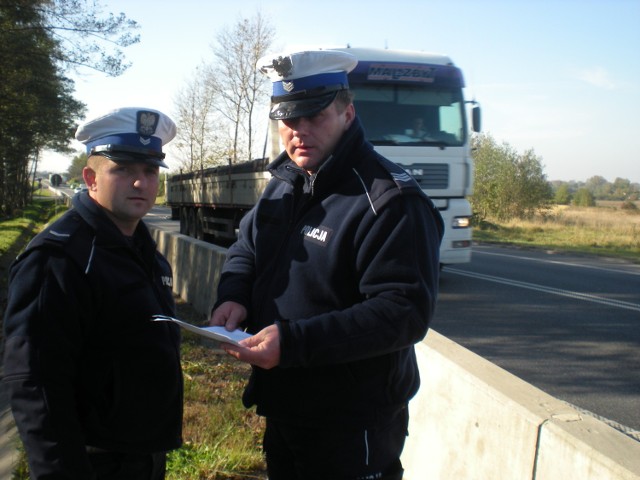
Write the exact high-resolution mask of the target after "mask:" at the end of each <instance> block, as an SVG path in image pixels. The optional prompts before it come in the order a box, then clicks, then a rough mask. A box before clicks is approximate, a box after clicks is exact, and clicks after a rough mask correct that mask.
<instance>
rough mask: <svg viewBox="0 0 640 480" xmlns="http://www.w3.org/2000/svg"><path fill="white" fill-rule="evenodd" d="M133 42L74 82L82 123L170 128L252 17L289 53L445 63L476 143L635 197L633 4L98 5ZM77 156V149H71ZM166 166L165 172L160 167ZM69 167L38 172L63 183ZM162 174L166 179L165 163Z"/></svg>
mask: <svg viewBox="0 0 640 480" xmlns="http://www.w3.org/2000/svg"><path fill="white" fill-rule="evenodd" d="M103 5H104V7H105V11H110V12H113V13H119V12H123V13H125V14H126V15H127V17H129V18H131V19H133V20H136V21H137V22H138V23H139V24H140V26H141V28H140V30H139V33H140V35H141V42H140V43H139V44H137V45H134V46H132V47H129V48H127V49H125V50H124V51H125V54H126V56H127V59H128V60H129V61H130V62H132V63H133V65H132V67H131V68H130V69H129V70H128V71H127V72H126V73H125V74H124V75H122V76H121V77H118V78H109V77H105V76H104V75H101V74H97V73H92V72H88V71H85V72H83V74H82V75H74V76H73V78H74V79H75V80H76V97H77V98H78V99H79V100H81V101H83V102H84V103H86V104H87V106H88V113H87V115H88V117H92V116H95V115H98V114H101V113H102V112H104V111H106V110H109V109H111V108H115V107H121V106H145V107H153V108H157V109H160V110H163V111H165V112H166V113H169V114H172V113H173V112H174V111H175V108H174V99H175V97H176V94H177V92H178V91H179V90H180V89H181V88H182V87H183V86H184V85H185V82H186V80H187V79H188V78H189V77H190V76H191V75H193V73H194V71H195V69H196V67H197V66H198V65H199V64H200V63H201V62H202V61H203V60H211V59H212V54H211V45H212V44H213V43H214V41H215V38H216V34H217V33H218V32H219V31H220V30H221V29H223V28H231V27H233V25H234V24H235V23H236V21H237V20H238V19H239V18H242V17H245V18H247V17H253V16H254V15H255V14H256V12H258V11H260V12H261V13H262V14H263V16H265V17H266V18H268V19H269V21H270V22H271V23H272V24H273V26H274V27H275V30H276V38H275V39H274V50H279V48H281V47H286V46H289V45H300V44H303V45H318V46H323V45H346V44H350V45H351V46H353V47H380V48H384V47H388V48H398V49H411V50H423V51H431V52H437V53H445V54H448V55H449V56H450V57H451V58H452V59H453V61H454V62H455V63H456V64H457V65H458V66H459V67H461V69H462V70H463V72H464V75H465V80H466V84H467V88H466V96H467V98H469V99H470V98H475V99H476V100H478V101H479V102H480V103H481V106H482V109H483V130H484V131H485V132H488V133H489V134H491V135H492V136H493V137H494V138H495V139H496V140H497V141H498V142H499V143H502V142H506V143H508V144H509V145H510V146H511V147H513V148H515V149H516V150H517V151H518V152H524V151H525V150H529V149H533V150H534V151H535V153H536V155H538V156H539V157H540V158H541V159H542V164H543V165H544V171H545V173H546V175H547V178H548V179H549V180H580V181H584V180H586V179H588V178H590V177H592V176H594V175H600V176H602V177H604V178H606V179H607V180H608V181H611V182H612V181H614V180H615V178H616V177H622V178H627V179H629V180H631V181H632V182H639V183H640V120H639V118H640V53H639V50H638V49H639V48H640V0H608V1H605V0H437V1H434V0H392V1H389V0H386V1H378V0H369V1H357V2H356V1H350V0H341V1H336V0H323V1H321V2H311V1H309V2H305V1H298V2H293V1H291V0H288V1H283V0H263V1H254V0H236V1H231V2H219V1H215V2H214V1H211V2H208V1H207V2H204V1H199V0H181V1H175V0H155V1H150V0H135V1H131V0H103ZM75 146H77V147H78V148H79V149H80V146H81V145H80V144H75ZM169 163H170V165H171V164H172V162H171V160H169ZM68 164H69V160H68V159H64V158H61V157H53V156H51V157H47V158H45V163H44V165H43V167H44V168H48V169H50V170H54V171H65V170H66V169H67V168H68ZM173 165H177V162H174V163H173Z"/></svg>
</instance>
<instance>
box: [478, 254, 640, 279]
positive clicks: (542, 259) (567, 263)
mask: <svg viewBox="0 0 640 480" xmlns="http://www.w3.org/2000/svg"><path fill="white" fill-rule="evenodd" d="M476 254H480V255H493V256H495V257H509V258H517V259H518V260H524V261H529V262H540V263H553V264H555V265H566V266H569V267H576V268H590V269H592V270H601V271H604V272H613V273H625V274H627V275H640V270H638V271H634V270H619V269H616V268H606V267H597V266H595V265H583V264H580V263H572V262H561V261H560V260H548V259H544V258H532V257H523V256H521V255H509V254H507V253H494V252H483V251H482V250H478V249H477V248H476V249H474V250H473V255H476Z"/></svg>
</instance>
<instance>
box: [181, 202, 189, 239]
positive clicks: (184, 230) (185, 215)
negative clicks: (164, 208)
mask: <svg viewBox="0 0 640 480" xmlns="http://www.w3.org/2000/svg"><path fill="white" fill-rule="evenodd" d="M188 222H189V209H188V208H187V207H182V208H181V209H180V233H181V234H182V235H189V225H188Z"/></svg>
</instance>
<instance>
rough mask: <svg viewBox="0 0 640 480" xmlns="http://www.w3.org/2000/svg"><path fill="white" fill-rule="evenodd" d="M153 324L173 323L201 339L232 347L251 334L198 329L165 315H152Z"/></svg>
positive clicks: (218, 328) (205, 328)
mask: <svg viewBox="0 0 640 480" xmlns="http://www.w3.org/2000/svg"><path fill="white" fill-rule="evenodd" d="M151 319H152V320H153V321H154V322H174V323H177V324H178V325H180V326H181V327H182V328H184V329H185V330H188V331H190V332H193V333H195V334H197V335H202V336H203V337H207V338H211V339H213V340H217V341H219V342H223V343H232V344H233V345H240V343H239V342H240V340H243V339H245V338H249V337H250V336H251V334H249V333H246V332H243V331H242V330H234V331H233V332H230V331H228V330H227V329H226V328H224V327H218V326H216V327H198V326H196V325H191V324H190V323H187V322H183V321H182V320H178V319H177V318H173V317H167V316H166V315H154V316H153V317H151Z"/></svg>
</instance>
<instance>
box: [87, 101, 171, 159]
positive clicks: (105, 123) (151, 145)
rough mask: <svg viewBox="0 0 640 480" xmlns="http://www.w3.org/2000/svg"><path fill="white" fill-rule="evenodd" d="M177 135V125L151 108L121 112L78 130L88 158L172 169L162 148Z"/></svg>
mask: <svg viewBox="0 0 640 480" xmlns="http://www.w3.org/2000/svg"><path fill="white" fill-rule="evenodd" d="M175 135H176V125H175V123H174V122H173V120H171V118H169V117H168V116H167V115H165V114H164V113H162V112H159V111H157V110H153V109H150V108H140V107H125V108H118V109H115V110H112V111H110V112H108V113H107V114H105V115H102V116H100V117H98V118H95V119H93V120H90V121H88V122H86V123H84V124H82V125H80V126H79V127H78V130H77V131H76V139H77V140H78V141H79V142H82V143H84V144H85V145H86V148H87V155H89V156H91V155H101V156H104V157H107V158H108V159H110V160H113V161H114V162H117V163H128V162H131V163H146V164H148V165H153V166H156V167H164V168H169V167H168V165H167V164H166V163H165V162H164V158H165V154H164V153H163V152H162V146H163V145H165V144H167V143H169V142H170V141H171V140H172V139H173V138H174V137H175Z"/></svg>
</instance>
